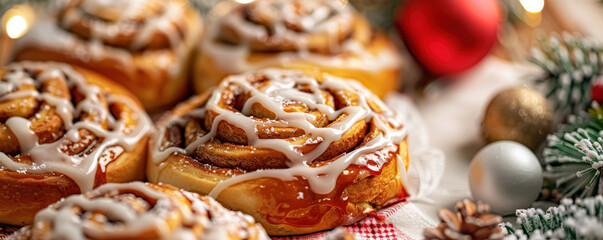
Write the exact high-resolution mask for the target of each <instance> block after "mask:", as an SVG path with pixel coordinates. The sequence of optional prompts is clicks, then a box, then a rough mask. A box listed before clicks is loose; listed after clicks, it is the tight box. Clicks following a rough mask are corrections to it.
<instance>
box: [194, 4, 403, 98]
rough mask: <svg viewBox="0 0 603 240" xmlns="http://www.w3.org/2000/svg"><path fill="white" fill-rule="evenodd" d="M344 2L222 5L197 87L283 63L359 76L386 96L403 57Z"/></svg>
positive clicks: (199, 61)
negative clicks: (229, 76)
mask: <svg viewBox="0 0 603 240" xmlns="http://www.w3.org/2000/svg"><path fill="white" fill-rule="evenodd" d="M344 2H345V1H321V0H309V1H306V0H262V1H254V2H252V3H249V4H242V5H233V4H228V2H224V3H220V4H218V5H216V7H215V8H214V9H213V10H212V12H211V13H210V16H211V17H213V18H208V20H209V21H210V22H211V24H209V25H208V28H207V31H206V32H205V34H204V35H203V41H202V45H201V54H200V55H199V56H198V58H197V64H196V65H197V68H196V69H195V71H196V81H195V84H196V85H195V86H196V88H197V91H198V92H202V91H206V90H207V89H209V87H211V86H213V85H215V84H217V82H218V81H219V80H222V79H223V78H224V77H226V76H228V75H231V74H240V73H244V72H248V71H253V70H258V69H262V68H266V67H278V68H287V69H300V70H313V69H317V70H320V71H323V72H327V73H330V74H332V75H334V76H339V77H343V78H351V79H355V80H358V81H360V82H362V83H363V84H365V86H367V87H369V89H371V90H373V92H375V93H377V95H379V96H384V94H385V93H387V92H388V91H391V90H393V89H394V88H395V86H396V85H397V82H398V80H399V79H398V76H399V75H398V73H399V70H400V65H401V62H400V58H399V56H398V55H397V51H396V49H395V47H394V46H393V45H392V44H391V43H390V42H389V40H388V39H387V37H386V36H385V35H384V34H383V33H381V32H379V31H373V30H372V29H371V27H370V25H369V23H368V22H367V21H366V19H365V18H364V17H363V16H362V15H361V14H359V13H358V12H356V11H355V10H354V8H353V7H352V6H351V5H350V4H346V3H344Z"/></svg>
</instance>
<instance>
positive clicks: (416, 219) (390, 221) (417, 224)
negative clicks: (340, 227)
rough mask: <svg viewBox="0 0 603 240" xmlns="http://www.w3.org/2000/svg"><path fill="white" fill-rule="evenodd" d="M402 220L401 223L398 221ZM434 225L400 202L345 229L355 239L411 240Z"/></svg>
mask: <svg viewBox="0 0 603 240" xmlns="http://www.w3.org/2000/svg"><path fill="white" fill-rule="evenodd" d="M400 220H402V221H400ZM433 226H435V223H433V222H431V221H430V220H428V219H427V218H426V217H425V216H424V215H423V214H422V213H421V212H420V210H419V209H418V208H416V207H414V205H413V204H412V203H409V202H400V203H398V204H396V205H394V206H391V207H388V208H386V209H383V210H381V211H379V212H375V213H373V214H371V215H370V216H368V217H366V218H364V219H362V220H361V221H359V222H356V223H354V224H352V225H348V226H345V228H346V229H347V230H348V231H349V232H350V233H352V234H354V236H355V237H356V239H367V240H373V239H374V240H397V239H401V240H413V239H421V233H422V231H423V228H425V227H433ZM328 233H329V232H327V231H325V232H319V233H314V234H310V235H304V236H291V237H276V238H273V239H275V240H322V239H325V238H326V236H327V234H328Z"/></svg>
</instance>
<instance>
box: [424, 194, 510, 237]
mask: <svg viewBox="0 0 603 240" xmlns="http://www.w3.org/2000/svg"><path fill="white" fill-rule="evenodd" d="M456 211H457V213H456V214H454V213H453V212H451V211H450V210H448V209H440V211H439V212H438V215H439V216H440V220H441V222H440V224H439V225H438V226H437V227H435V228H426V229H425V230H423V235H424V237H425V239H427V240H429V239H441V240H444V239H451V240H453V239H467V240H469V239H503V238H504V236H505V235H504V234H503V232H502V229H501V228H500V227H498V224H499V223H500V222H501V221H502V217H501V216H498V215H494V214H489V212H490V206H489V205H488V204H485V203H482V202H477V204H475V203H473V202H471V201H470V200H468V199H465V200H463V201H462V202H457V203H456Z"/></svg>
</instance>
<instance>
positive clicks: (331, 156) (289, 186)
mask: <svg viewBox="0 0 603 240" xmlns="http://www.w3.org/2000/svg"><path fill="white" fill-rule="evenodd" d="M157 125H158V128H159V131H158V132H157V135H156V136H155V137H154V138H153V140H152V141H151V146H150V154H151V157H150V162H149V163H148V164H147V174H148V179H149V181H151V182H165V183H170V184H173V185H175V186H178V187H181V188H184V189H187V190H189V191H193V192H198V193H201V194H209V195H210V196H213V197H215V198H216V199H217V200H218V201H219V202H220V203H222V204H223V205H224V206H225V207H227V208H230V209H234V210H240V211H242V212H244V213H247V214H249V215H251V216H253V217H255V218H256V221H258V222H259V223H261V224H262V225H263V226H264V228H266V231H267V232H268V234H270V235H275V236H277V235H296V234H306V233H311V232H317V231H322V230H326V229H331V228H334V227H337V226H341V225H345V224H350V223H353V222H355V221H357V220H359V219H361V218H363V217H365V216H366V215H368V214H369V213H370V212H372V211H374V210H376V209H380V208H382V207H385V206H388V205H390V204H392V203H394V202H396V201H400V200H402V199H404V198H405V197H406V192H405V190H404V187H403V182H402V180H401V175H402V172H406V170H407V167H408V150H407V145H406V137H405V136H406V135H405V133H406V132H405V131H406V130H405V129H404V126H403V124H402V123H401V122H400V118H399V116H398V115H397V114H396V113H395V112H392V111H391V110H389V109H388V108H387V107H386V106H385V105H384V104H383V103H382V102H381V100H380V99H379V98H378V97H376V96H375V95H374V94H372V93H370V91H368V90H367V89H366V88H364V87H363V86H361V84H359V83H358V82H355V81H353V80H349V79H341V78H337V77H334V76H331V75H328V74H320V73H315V74H308V73H304V72H301V71H296V70H283V69H263V70H258V71H255V72H249V73H246V74H241V75H232V76H229V77H227V78H226V79H224V81H223V82H222V83H221V84H220V86H219V87H217V88H216V89H215V90H213V91H211V92H207V93H205V94H202V95H198V96H195V97H193V98H191V99H189V100H188V101H186V102H184V103H181V104H180V105H178V106H177V107H176V108H175V109H174V110H173V111H171V112H169V113H168V114H166V115H165V116H164V117H163V118H162V119H160V120H159V122H158V123H157Z"/></svg>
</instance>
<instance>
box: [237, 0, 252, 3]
mask: <svg viewBox="0 0 603 240" xmlns="http://www.w3.org/2000/svg"><path fill="white" fill-rule="evenodd" d="M253 1H255V0H235V2H238V3H242V4H247V3H251V2H253Z"/></svg>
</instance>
